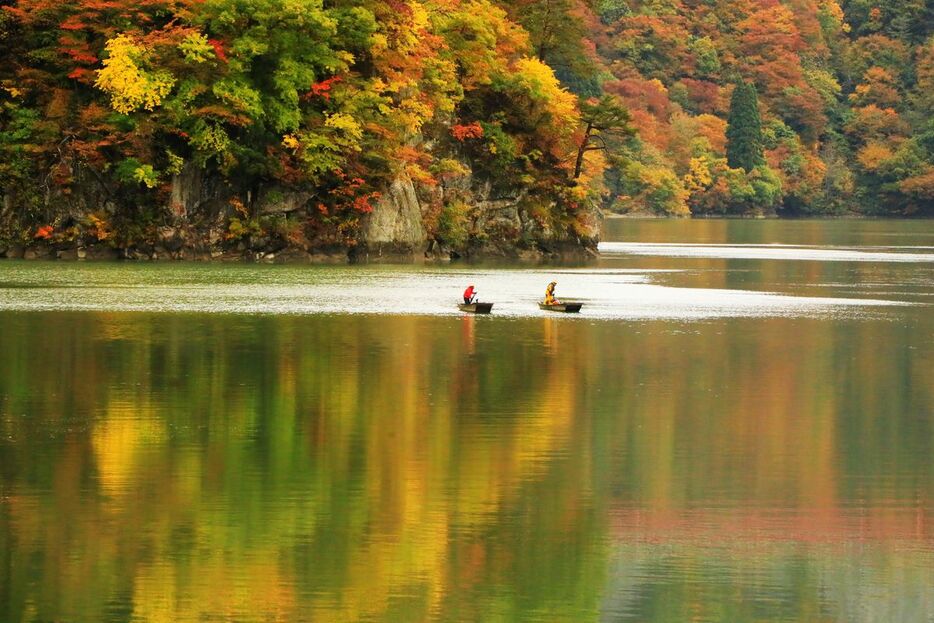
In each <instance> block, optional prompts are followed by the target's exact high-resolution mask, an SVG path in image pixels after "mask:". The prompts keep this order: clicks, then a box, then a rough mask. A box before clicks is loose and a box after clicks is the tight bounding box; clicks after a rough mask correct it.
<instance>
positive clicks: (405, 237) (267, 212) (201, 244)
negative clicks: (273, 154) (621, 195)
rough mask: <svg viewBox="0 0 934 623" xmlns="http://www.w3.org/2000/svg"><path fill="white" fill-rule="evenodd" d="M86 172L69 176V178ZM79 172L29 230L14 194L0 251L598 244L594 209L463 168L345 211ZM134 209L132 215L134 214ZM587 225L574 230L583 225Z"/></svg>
mask: <svg viewBox="0 0 934 623" xmlns="http://www.w3.org/2000/svg"><path fill="white" fill-rule="evenodd" d="M81 175H82V172H80V171H77V172H76V177H80V176H81ZM133 201H134V197H133V196H132V195H129V196H128V195H125V194H124V195H120V194H118V193H116V192H113V191H112V190H111V189H110V188H108V186H107V184H106V183H105V182H104V181H103V180H100V179H96V178H93V177H91V176H86V178H85V179H83V181H82V184H81V187H80V189H79V190H78V192H73V193H69V194H58V195H55V196H49V197H48V198H47V199H46V201H45V202H44V205H43V206H42V207H41V209H40V210H38V212H39V214H38V215H37V214H35V213H33V214H32V215H31V218H32V220H33V222H34V223H35V222H38V223H41V225H38V226H37V225H30V224H26V223H23V222H22V220H19V221H18V220H17V219H16V218H15V215H16V214H17V211H16V210H14V207H15V205H16V202H17V198H16V197H15V196H13V195H11V194H7V195H4V196H3V198H2V204H0V257H8V258H27V259H35V258H58V259H98V258H100V259H108V258H122V259H160V260H162V259H181V260H252V261H267V262H270V261H278V262H284V261H306V262H331V263H333V262H379V261H391V262H398V261H425V260H430V261H438V260H449V259H461V258H468V259H478V258H485V257H508V258H514V259H520V260H527V261H536V260H543V259H547V258H559V257H577V258H584V257H587V256H589V255H592V254H594V252H595V249H596V229H597V228H596V222H597V218H598V217H597V211H596V209H595V208H592V207H587V208H584V209H586V210H587V211H588V215H587V219H578V220H577V221H576V224H575V225H573V226H572V225H571V224H568V223H556V222H554V221H553V219H551V218H549V215H551V214H553V213H554V212H555V211H554V210H552V208H553V206H552V205H550V204H549V203H548V201H547V200H541V199H537V198H536V197H535V195H534V194H532V193H529V192H527V191H516V192H513V193H508V192H507V193H504V192H502V191H501V192H499V194H496V193H495V192H494V191H493V190H492V187H491V185H490V184H489V183H483V182H480V181H478V180H476V179H474V178H473V176H472V175H470V174H466V175H461V176H459V177H456V178H452V179H449V180H446V181H444V182H443V183H440V184H432V185H428V186H426V185H418V184H417V183H415V182H413V180H411V179H410V178H409V177H408V176H406V175H404V174H400V175H398V176H397V177H396V178H395V179H394V180H392V181H391V182H389V183H387V184H386V185H385V188H384V189H383V191H382V192H380V193H379V195H378V198H377V199H376V200H375V201H374V203H373V205H372V206H371V208H370V210H368V211H364V212H362V213H361V214H359V215H355V216H353V217H352V218H347V217H346V216H345V217H343V218H336V217H329V216H328V215H322V214H320V213H319V212H318V208H317V206H318V205H320V204H319V203H318V202H317V200H316V195H315V193H314V192H311V191H309V190H297V189H292V188H287V187H284V186H282V185H279V184H269V185H266V186H258V187H254V188H249V189H243V188H237V187H236V186H234V185H233V184H231V183H229V182H226V181H224V180H222V179H220V178H218V177H216V176H214V177H212V176H209V175H206V174H204V172H203V171H202V170H200V169H198V168H196V167H185V168H184V169H183V170H182V171H181V172H179V173H178V174H177V175H175V176H174V177H172V179H171V181H170V183H169V184H167V188H166V191H165V193H164V199H163V203H162V205H155V206H146V205H145V204H144V203H142V202H141V203H140V206H139V208H138V210H137V213H136V214H134V217H133V219H132V220H130V221H128V220H127V219H126V217H121V216H120V215H125V214H127V213H128V209H127V205H125V204H128V205H133V203H132V202H133ZM131 213H132V212H131ZM582 221H583V222H589V223H592V227H591V228H590V229H589V230H586V231H584V232H580V229H581V228H580V225H579V223H580V222H582Z"/></svg>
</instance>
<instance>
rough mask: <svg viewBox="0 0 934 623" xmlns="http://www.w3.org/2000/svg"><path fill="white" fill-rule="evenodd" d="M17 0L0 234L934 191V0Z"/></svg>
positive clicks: (515, 228)
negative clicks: (408, 207)
mask: <svg viewBox="0 0 934 623" xmlns="http://www.w3.org/2000/svg"><path fill="white" fill-rule="evenodd" d="M0 8H2V10H0V197H2V204H0V242H2V241H3V240H6V241H7V242H8V243H9V241H14V240H19V241H28V242H34V241H36V240H42V241H47V242H49V243H65V242H69V241H75V240H79V241H84V242H85V243H88V244H90V243H106V244H111V245H116V246H121V247H126V246H128V245H132V244H140V243H144V242H146V241H149V242H152V241H153V240H155V239H157V238H159V237H160V236H162V237H163V238H165V237H166V236H170V237H176V238H177V237H184V232H185V231H187V230H191V231H199V232H208V233H203V234H198V235H202V236H203V237H204V238H205V239H206V240H209V241H210V242H211V243H212V244H215V243H216V244H217V245H219V246H220V247H223V246H224V245H235V244H241V245H242V243H243V242H244V241H248V244H253V243H251V242H249V241H254V242H255V241H256V240H260V241H261V246H263V245H269V244H270V243H269V241H270V240H278V241H280V242H281V244H287V245H291V246H297V247H301V248H312V247H325V246H333V247H353V246H355V245H357V244H360V243H361V242H365V240H366V237H367V235H368V234H367V229H366V228H367V222H368V219H369V218H370V217H371V215H372V213H373V211H374V210H375V209H378V208H379V206H380V201H381V200H382V199H385V198H386V197H387V196H388V192H389V191H388V189H390V188H396V189H397V191H394V192H396V195H394V196H395V197H396V199H395V200H394V201H395V203H396V204H399V203H400V200H398V197H402V196H409V195H411V196H412V197H413V199H412V200H411V201H410V203H412V204H413V205H416V206H417V207H416V208H415V209H416V217H417V218H416V220H420V228H418V227H417V229H419V232H421V233H418V232H417V235H416V236H415V238H414V239H415V240H416V242H418V241H420V240H421V238H419V236H421V237H422V238H424V239H425V241H426V242H427V243H428V244H430V245H431V244H433V245H437V247H438V248H442V249H455V250H456V249H465V248H470V247H471V246H474V247H475V246H476V245H478V244H481V243H484V242H485V241H487V240H489V239H492V238H498V239H501V240H505V241H513V242H516V243H517V244H518V243H529V241H536V240H544V239H554V240H571V239H574V240H578V241H580V240H590V239H593V238H595V236H596V231H597V214H598V210H603V211H604V212H613V213H628V214H652V215H669V216H689V215H695V216H697V215H704V216H707V215H744V216H745V215H757V216H759V215H769V216H771V215H779V216H802V215H853V214H860V215H885V216H925V215H927V216H930V215H934V117H932V112H934V4H932V3H931V2H929V1H928V2H925V0H893V1H887V2H877V1H871V0H852V1H844V2H838V1H837V0H784V1H779V0H654V1H650V0H646V1H640V0H299V1H286V0H142V1H138V0H133V1H130V0H78V1H75V2H53V1H52V0H3V1H2V2H0ZM400 188H401V190H398V189H400ZM406 193H408V194H406ZM403 203H404V202H403ZM497 210H499V211H500V212H502V213H503V214H507V216H502V214H500V212H496V211H497ZM504 210H507V212H503V211H504ZM508 210H513V212H508ZM393 214H394V213H393ZM509 215H514V216H509ZM494 216H495V218H494ZM507 217H508V218H507ZM370 235H373V234H370ZM0 251H2V249H0Z"/></svg>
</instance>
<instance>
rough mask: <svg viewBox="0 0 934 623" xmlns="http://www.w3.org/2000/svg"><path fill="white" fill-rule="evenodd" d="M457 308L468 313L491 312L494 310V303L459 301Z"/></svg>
mask: <svg viewBox="0 0 934 623" xmlns="http://www.w3.org/2000/svg"><path fill="white" fill-rule="evenodd" d="M457 309H459V310H461V311H462V312H467V313H468V314H489V313H490V312H491V311H493V303H471V304H469V305H468V304H466V303H458V305H457Z"/></svg>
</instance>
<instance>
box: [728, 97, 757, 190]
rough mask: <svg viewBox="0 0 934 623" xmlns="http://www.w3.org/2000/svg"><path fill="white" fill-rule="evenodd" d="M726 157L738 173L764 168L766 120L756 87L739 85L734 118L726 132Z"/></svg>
mask: <svg viewBox="0 0 934 623" xmlns="http://www.w3.org/2000/svg"><path fill="white" fill-rule="evenodd" d="M726 140H727V146H726V157H727V161H728V162H729V165H730V166H731V167H732V168H734V169H740V168H742V169H745V170H746V171H747V172H748V171H752V170H753V169H754V168H756V167H757V166H759V165H760V164H762V163H763V162H764V161H765V160H764V159H763V157H762V120H761V119H760V118H759V96H758V94H757V93H756V87H755V85H753V84H750V83H747V82H742V83H740V84H737V85H736V89H735V90H734V91H733V98H732V99H731V100H730V118H729V120H728V121H727V128H726Z"/></svg>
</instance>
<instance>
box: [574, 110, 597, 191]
mask: <svg viewBox="0 0 934 623" xmlns="http://www.w3.org/2000/svg"><path fill="white" fill-rule="evenodd" d="M591 131H593V124H590V123H588V124H587V129H586V130H584V140H582V141H581V146H580V147H579V148H578V149H577V162H576V163H575V164H574V179H577V178H579V177H580V176H581V169H583V168H584V152H585V151H587V144H588V143H590V133H591Z"/></svg>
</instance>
